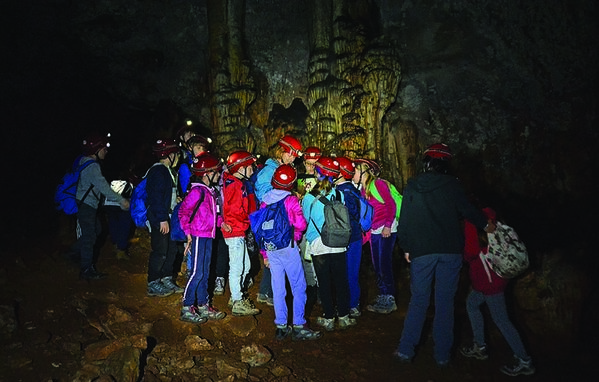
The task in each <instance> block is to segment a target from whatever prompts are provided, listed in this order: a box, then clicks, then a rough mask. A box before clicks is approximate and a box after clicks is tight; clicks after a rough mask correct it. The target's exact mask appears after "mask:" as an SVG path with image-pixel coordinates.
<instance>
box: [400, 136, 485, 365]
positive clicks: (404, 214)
mask: <svg viewBox="0 0 599 382" xmlns="http://www.w3.org/2000/svg"><path fill="white" fill-rule="evenodd" d="M451 156H452V154H451V151H450V149H449V147H448V146H447V145H445V144H442V143H437V144H434V145H432V146H430V147H429V148H427V149H426V150H425V152H424V158H423V164H424V172H423V173H422V174H419V175H417V176H416V177H414V178H412V179H410V180H409V181H408V183H407V185H406V188H405V189H404V194H403V202H402V206H401V213H400V218H399V227H398V230H397V231H398V238H399V244H400V246H401V248H402V249H403V250H404V252H405V258H406V261H407V262H408V263H410V264H411V266H410V274H411V285H410V288H411V292H412V297H411V299H410V304H409V306H408V312H407V315H406V318H405V321H404V327H403V331H402V335H401V339H400V342H399V346H398V348H397V350H396V351H395V353H394V354H395V356H397V357H398V358H399V359H400V360H401V361H403V362H410V361H411V360H412V358H413V357H414V354H415V351H414V349H415V347H416V345H418V343H419V342H420V336H421V333H422V327H423V325H424V320H425V318H426V312H427V310H428V306H429V303H430V294H431V290H432V284H433V280H434V282H435V317H434V321H433V339H434V343H435V349H434V357H435V360H436V362H437V364H438V365H439V366H446V365H447V364H448V363H449V356H450V349H451V347H452V345H453V324H454V303H453V302H454V301H453V300H454V296H455V292H456V290H457V285H458V279H459V275H460V269H461V267H462V251H463V249H464V231H463V228H462V220H463V219H468V220H469V221H470V222H472V223H473V224H474V225H475V226H476V227H477V228H478V229H481V230H482V229H484V230H485V231H487V232H493V231H494V229H495V226H494V224H493V223H492V222H487V218H486V216H485V215H484V214H483V213H482V212H481V211H480V210H478V209H477V208H475V207H474V206H473V205H472V204H471V203H470V202H469V201H468V199H467V197H466V194H465V192H464V190H463V188H462V186H461V185H460V183H459V181H458V180H457V179H456V178H455V177H453V176H451V175H448V174H447V171H448V162H449V160H450V158H451Z"/></svg>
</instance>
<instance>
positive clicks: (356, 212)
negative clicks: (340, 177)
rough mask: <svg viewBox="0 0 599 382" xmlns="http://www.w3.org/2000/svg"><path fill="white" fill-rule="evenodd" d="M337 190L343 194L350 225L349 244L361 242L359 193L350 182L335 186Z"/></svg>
mask: <svg viewBox="0 0 599 382" xmlns="http://www.w3.org/2000/svg"><path fill="white" fill-rule="evenodd" d="M337 190H339V191H341V192H342V193H343V197H344V200H345V206H346V207H347V212H348V213H349V217H350V223H351V237H350V238H349V242H350V243H353V242H354V241H358V240H362V227H361V226H360V199H359V198H360V191H358V189H357V188H356V186H354V185H353V183H352V182H351V181H347V182H344V183H341V184H338V185H337Z"/></svg>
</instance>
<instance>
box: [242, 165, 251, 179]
mask: <svg viewBox="0 0 599 382" xmlns="http://www.w3.org/2000/svg"><path fill="white" fill-rule="evenodd" d="M244 169H245V170H244ZM239 171H240V172H241V173H242V174H244V175H245V176H246V177H247V178H249V177H250V176H252V175H253V174H254V166H246V167H241V168H240V169H239ZM244 171H245V172H244Z"/></svg>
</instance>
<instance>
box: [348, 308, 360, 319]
mask: <svg viewBox="0 0 599 382" xmlns="http://www.w3.org/2000/svg"><path fill="white" fill-rule="evenodd" d="M361 315H362V312H360V308H358V307H355V308H351V309H350V310H349V316H350V317H351V318H358V317H360V316H361Z"/></svg>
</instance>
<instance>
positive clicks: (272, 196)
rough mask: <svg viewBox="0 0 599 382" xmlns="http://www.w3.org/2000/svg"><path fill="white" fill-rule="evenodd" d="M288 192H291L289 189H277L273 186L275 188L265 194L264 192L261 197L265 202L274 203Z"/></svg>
mask: <svg viewBox="0 0 599 382" xmlns="http://www.w3.org/2000/svg"><path fill="white" fill-rule="evenodd" d="M289 194H291V192H290V191H287V190H278V189H276V188H275V189H272V190H270V191H268V192H267V193H266V194H264V198H262V201H263V202H264V203H266V204H273V203H276V202H278V201H279V200H281V199H283V198H284V197H286V196H287V195H289Z"/></svg>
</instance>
